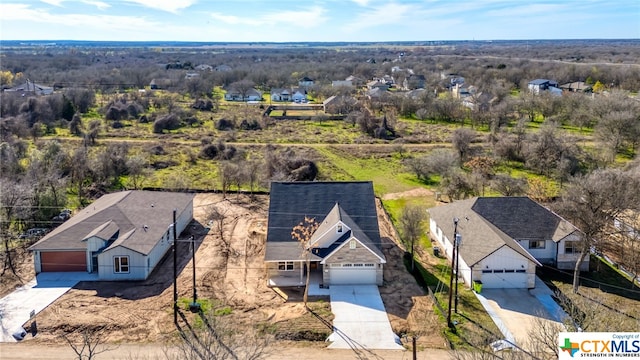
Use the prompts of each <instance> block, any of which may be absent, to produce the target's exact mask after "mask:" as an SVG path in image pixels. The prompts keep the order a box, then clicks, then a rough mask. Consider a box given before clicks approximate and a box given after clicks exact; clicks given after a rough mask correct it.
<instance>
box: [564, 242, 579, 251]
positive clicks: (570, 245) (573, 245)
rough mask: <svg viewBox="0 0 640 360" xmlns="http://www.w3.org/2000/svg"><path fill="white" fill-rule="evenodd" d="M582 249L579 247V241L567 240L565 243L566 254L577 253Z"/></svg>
mask: <svg viewBox="0 0 640 360" xmlns="http://www.w3.org/2000/svg"><path fill="white" fill-rule="evenodd" d="M579 252H580V250H579V249H578V243H577V242H575V241H567V242H566V243H564V253H565V254H577V253H579Z"/></svg>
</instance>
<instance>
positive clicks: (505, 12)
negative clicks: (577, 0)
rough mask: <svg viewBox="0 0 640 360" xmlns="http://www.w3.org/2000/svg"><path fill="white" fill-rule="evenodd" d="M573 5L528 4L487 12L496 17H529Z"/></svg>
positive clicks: (554, 11)
mask: <svg viewBox="0 0 640 360" xmlns="http://www.w3.org/2000/svg"><path fill="white" fill-rule="evenodd" d="M572 6H573V5H563V4H526V5H523V6H514V7H509V8H503V9H497V10H489V11H486V12H485V14H487V15H489V16H495V17H529V16H532V15H541V14H542V15H554V14H556V13H558V12H559V11H561V10H567V9H568V7H569V8H570V7H572Z"/></svg>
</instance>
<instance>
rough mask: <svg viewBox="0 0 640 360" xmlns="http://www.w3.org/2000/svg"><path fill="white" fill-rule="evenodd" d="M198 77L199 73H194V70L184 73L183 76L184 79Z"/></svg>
mask: <svg viewBox="0 0 640 360" xmlns="http://www.w3.org/2000/svg"><path fill="white" fill-rule="evenodd" d="M199 77H200V74H198V73H196V72H188V73H186V74H185V75H184V78H185V79H186V80H190V79H197V78H199Z"/></svg>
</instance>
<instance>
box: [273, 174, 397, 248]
mask: <svg viewBox="0 0 640 360" xmlns="http://www.w3.org/2000/svg"><path fill="white" fill-rule="evenodd" d="M336 204H339V207H336ZM347 214H348V215H347ZM305 216H308V217H312V218H315V220H316V221H317V222H318V223H321V222H323V220H325V218H327V216H329V217H331V218H332V219H333V218H335V220H336V221H337V220H342V221H343V222H344V223H345V224H346V225H347V226H349V227H350V228H351V229H352V230H351V232H352V233H353V235H354V236H356V237H357V238H358V239H359V240H360V241H362V242H363V243H364V244H366V246H368V247H369V246H370V247H371V250H372V251H374V252H375V253H376V254H382V252H381V251H380V247H381V246H380V230H379V227H378V217H377V212H376V205H375V195H374V193H373V184H372V183H371V182H273V183H271V194H270V203H269V221H268V230H267V252H266V254H265V259H266V260H273V259H275V258H276V257H278V256H285V252H286V251H289V252H293V249H294V247H295V249H297V251H298V252H299V253H301V251H302V249H300V248H299V245H298V244H297V241H296V240H294V239H292V237H291V230H292V229H293V227H294V226H296V225H298V224H299V223H300V222H301V221H302V220H304V217H305ZM332 222H333V221H332ZM342 241H344V239H342ZM339 242H340V241H336V243H339ZM287 243H288V244H293V245H284V244H287ZM285 249H289V250H285ZM323 254H324V252H323ZM297 256H298V257H299V256H300V255H299V254H298V255H297ZM381 257H382V258H384V256H381Z"/></svg>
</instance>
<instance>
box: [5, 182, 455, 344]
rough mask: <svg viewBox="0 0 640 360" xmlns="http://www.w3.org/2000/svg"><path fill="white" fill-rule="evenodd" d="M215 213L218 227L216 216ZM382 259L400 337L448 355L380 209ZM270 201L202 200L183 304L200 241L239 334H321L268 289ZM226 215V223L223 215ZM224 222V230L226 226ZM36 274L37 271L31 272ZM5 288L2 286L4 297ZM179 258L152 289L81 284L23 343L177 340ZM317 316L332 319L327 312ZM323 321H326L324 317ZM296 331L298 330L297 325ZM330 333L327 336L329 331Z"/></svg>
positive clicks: (152, 280) (212, 285)
mask: <svg viewBox="0 0 640 360" xmlns="http://www.w3.org/2000/svg"><path fill="white" fill-rule="evenodd" d="M214 209H217V214H218V220H214V217H212V214H213V213H215V211H213V210H214ZM377 209H378V219H379V222H380V231H381V237H382V239H383V244H382V245H383V251H384V253H385V256H386V258H387V264H386V265H385V272H384V276H385V284H384V286H382V287H380V293H381V295H382V299H383V301H384V303H385V306H386V309H387V312H388V314H389V319H390V321H391V324H392V327H393V329H394V331H395V332H396V333H400V334H404V333H409V332H412V333H419V334H429V336H421V337H420V338H419V346H421V347H436V348H442V347H443V345H444V339H443V338H442V336H441V335H440V333H441V329H440V328H439V327H438V325H437V319H436V315H435V314H434V313H433V305H432V303H431V301H430V299H429V298H428V297H427V296H426V295H425V294H424V292H423V291H422V289H421V288H420V287H419V286H418V285H417V284H416V282H415V280H414V279H413V277H412V276H411V275H410V274H409V273H408V272H407V271H406V269H405V267H404V265H403V262H402V257H403V254H404V250H403V249H401V248H400V247H399V245H398V244H399V241H398V238H397V234H396V231H395V229H394V228H393V226H392V224H391V222H390V220H389V218H388V216H387V215H386V214H385V212H384V210H383V208H382V206H381V204H380V201H377ZM267 210H268V197H267V196H255V197H252V198H250V197H249V196H245V195H240V196H236V195H230V196H227V198H226V199H224V198H223V196H222V195H221V194H197V195H196V197H195V200H194V219H195V220H194V222H192V224H190V226H189V227H188V228H187V229H186V230H185V233H184V234H182V235H181V237H180V239H179V240H180V241H179V243H178V247H177V257H178V262H177V264H178V271H179V275H178V279H177V288H178V294H179V299H181V301H182V302H186V303H188V302H190V301H191V299H192V296H193V262H192V252H191V241H189V237H190V236H191V235H193V236H194V237H195V239H196V247H197V251H196V262H195V264H196V267H195V269H196V279H195V280H196V281H195V283H196V288H197V296H198V298H199V299H210V300H211V299H215V300H216V303H218V304H222V305H226V306H230V307H231V308H232V309H233V313H232V314H231V315H228V316H231V317H233V321H234V323H235V324H237V326H245V325H246V326H255V324H258V323H265V324H272V325H275V326H277V324H283V326H282V327H283V328H284V327H286V326H288V325H289V324H291V325H294V326H300V327H309V328H312V327H315V325H317V327H316V329H313V331H316V332H317V333H322V332H321V330H322V329H323V326H324V325H322V324H321V323H320V322H319V321H318V320H317V319H315V318H313V317H311V316H310V315H309V314H308V313H307V312H306V311H305V310H304V306H303V303H302V301H301V292H300V291H298V292H300V293H299V294H298V293H297V292H296V290H292V291H290V292H288V293H287V296H282V294H279V293H277V292H276V291H274V290H273V289H270V288H268V287H267V286H266V284H267V279H266V272H265V269H264V265H263V260H262V259H263V257H264V243H265V238H266V226H267ZM220 214H222V215H220ZM220 219H222V226H219V225H220ZM31 266H32V265H31ZM4 288H5V286H4V282H3V289H4ZM172 302H173V256H172V252H169V253H168V254H167V256H166V257H165V259H164V260H163V261H162V262H161V263H160V265H159V266H158V267H157V268H156V270H155V271H154V273H153V274H152V275H151V276H150V277H149V279H148V280H146V281H141V282H83V283H80V284H78V285H77V286H76V287H75V288H73V289H71V290H70V291H69V292H68V293H66V294H65V295H63V296H62V297H61V298H60V299H58V301H56V302H55V303H54V304H52V305H51V306H49V307H48V308H47V309H45V310H44V311H42V312H41V313H40V314H38V315H37V322H38V330H39V333H38V336H37V337H35V338H31V337H29V338H28V339H27V340H25V341H30V342H36V343H56V344H61V343H62V341H63V340H62V339H61V335H62V334H64V333H67V332H70V331H73V330H75V329H86V328H91V327H95V326H100V327H103V328H104V330H105V334H106V335H105V336H106V340H107V341H108V342H113V343H115V342H118V343H156V342H163V341H166V339H167V338H172V337H174V336H175V327H174V325H173V311H172ZM323 306H324V308H323V307H322V306H321V308H319V310H318V311H321V312H322V311H324V312H325V313H324V314H323V315H324V316H326V317H327V318H329V319H331V314H330V313H329V312H328V310H327V309H328V304H326V301H325V304H324V305H323ZM324 316H323V317H324ZM296 324H297V325H296ZM324 331H328V330H327V329H324Z"/></svg>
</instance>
